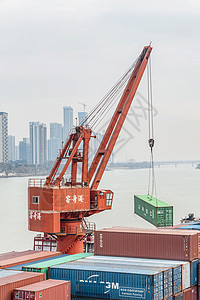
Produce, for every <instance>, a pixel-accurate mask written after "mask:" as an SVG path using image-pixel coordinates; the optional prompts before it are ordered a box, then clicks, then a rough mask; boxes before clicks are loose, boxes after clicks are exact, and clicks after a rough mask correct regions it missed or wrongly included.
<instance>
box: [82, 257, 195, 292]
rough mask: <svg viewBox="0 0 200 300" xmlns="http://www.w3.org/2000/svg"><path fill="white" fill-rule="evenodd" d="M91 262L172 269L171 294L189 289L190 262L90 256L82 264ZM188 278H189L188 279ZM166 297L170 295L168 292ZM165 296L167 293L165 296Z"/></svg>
mask: <svg viewBox="0 0 200 300" xmlns="http://www.w3.org/2000/svg"><path fill="white" fill-rule="evenodd" d="M86 261H88V262H89V261H93V262H98V263H101V262H108V263H110V262H111V261H112V262H113V263H118V264H124V263H128V264H131V265H135V266H136V265H139V266H146V267H148V266H151V267H153V266H154V267H155V266H162V267H163V268H164V267H168V268H172V271H173V278H172V281H173V285H172V286H173V292H172V293H173V294H174V295H175V294H178V293H180V292H181V291H182V290H183V289H186V288H189V287H190V262H186V261H175V260H160V259H147V258H134V257H117V256H99V255H98V256H91V257H88V258H86V259H84V260H82V262H86ZM188 276H189V277H188ZM168 295H171V293H170V292H169V293H168ZM165 296H167V293H166V294H165Z"/></svg>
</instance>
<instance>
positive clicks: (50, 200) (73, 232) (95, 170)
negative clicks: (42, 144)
mask: <svg viewBox="0 0 200 300" xmlns="http://www.w3.org/2000/svg"><path fill="white" fill-rule="evenodd" d="M151 50H152V48H151V46H150V45H149V46H145V47H144V48H143V50H142V52H141V54H140V55H139V57H138V59H137V61H136V63H135V65H134V68H133V70H132V73H131V75H130V78H129V80H128V82H127V85H126V87H125V89H124V91H123V93H122V96H121V98H120V100H119V103H118V105H117V107H116V109H115V112H114V114H113V116H112V118H111V120H110V123H109V125H108V127H107V130H106V132H105V134H104V136H103V139H102V141H101V143H100V146H99V148H98V150H97V152H96V154H95V156H94V159H93V161H92V163H91V165H90V168H88V154H89V142H90V139H91V135H92V130H91V129H90V128H89V126H88V125H86V126H76V127H75V128H74V130H73V132H72V133H71V134H70V136H69V138H68V140H67V142H66V144H65V145H64V147H63V149H62V151H61V152H60V155H59V156H58V157H57V160H56V162H55V165H54V167H53V168H52V170H51V172H50V174H49V176H48V177H47V178H46V180H45V182H44V183H43V181H42V180H41V179H39V180H37V179H30V180H29V187H28V214H29V217H28V220H29V230H31V231H37V232H44V233H46V234H50V235H53V236H54V237H56V240H57V251H61V252H63V253H70V254H72V253H78V252H82V251H83V237H84V236H85V234H86V232H87V230H90V229H91V230H93V229H92V228H90V227H91V226H89V227H88V226H87V224H86V222H85V217H88V216H91V215H93V214H96V213H99V212H101V211H104V210H110V209H111V207H112V201H113V192H112V191H111V190H104V189H98V185H99V183H100V181H101V178H102V176H103V173H104V171H105V168H106V166H107V163H108V161H109V158H110V155H111V153H112V150H113V148H114V146H115V143H116V141H117V138H118V136H119V133H120V131H121V129H122V126H123V124H124V121H125V119H126V116H127V113H128V111H129V108H130V106H131V103H132V101H133V98H134V96H135V93H136V91H137V88H138V85H139V83H140V81H141V78H142V75H143V73H144V71H145V68H146V65H147V62H148V59H149V56H150V53H151ZM80 145H81V146H82V148H83V149H82V151H81V150H80ZM63 162H65V163H64V166H63ZM78 163H79V165H80V164H81V167H82V176H81V180H79V181H78V180H77V164H78ZM69 167H71V179H70V181H66V180H65V179H64V174H65V173H66V171H67V170H68V169H69ZM60 169H61V171H60ZM58 173H59V175H57V174H58Z"/></svg>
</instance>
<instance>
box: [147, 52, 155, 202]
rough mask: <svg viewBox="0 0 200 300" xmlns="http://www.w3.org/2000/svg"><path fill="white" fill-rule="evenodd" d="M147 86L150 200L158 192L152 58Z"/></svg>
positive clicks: (149, 63)
mask: <svg viewBox="0 0 200 300" xmlns="http://www.w3.org/2000/svg"><path fill="white" fill-rule="evenodd" d="M147 85H148V127H149V140H148V143H149V147H150V166H149V180H148V195H149V196H150V198H152V197H153V195H155V197H156V199H157V191H156V178H155V168H154V153H153V147H154V123H153V93H152V76H151V58H149V62H148V65H147Z"/></svg>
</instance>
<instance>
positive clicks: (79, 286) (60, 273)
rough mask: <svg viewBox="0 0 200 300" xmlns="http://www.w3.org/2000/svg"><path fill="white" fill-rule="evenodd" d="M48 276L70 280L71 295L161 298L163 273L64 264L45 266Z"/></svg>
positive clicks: (114, 267)
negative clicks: (47, 267)
mask: <svg viewBox="0 0 200 300" xmlns="http://www.w3.org/2000/svg"><path fill="white" fill-rule="evenodd" d="M49 278H51V279H59V280H71V293H72V295H74V296H83V297H84V296H86V297H96V298H104V299H105V298H114V299H146V300H152V299H154V300H161V299H163V273H162V272H159V271H157V272H155V271H154V269H153V270H151V268H150V267H148V268H146V269H142V270H140V269H139V268H134V267H132V266H129V267H125V266H123V268H121V266H120V265H117V264H115V265H112V266H110V265H109V264H107V266H98V265H95V266H87V265H83V264H80V265H77V264H75V263H67V264H62V265H58V266H56V267H53V268H50V269H49Z"/></svg>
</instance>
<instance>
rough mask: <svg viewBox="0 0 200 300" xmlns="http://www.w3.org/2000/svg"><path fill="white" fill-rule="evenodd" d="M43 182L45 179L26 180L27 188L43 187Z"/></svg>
mask: <svg viewBox="0 0 200 300" xmlns="http://www.w3.org/2000/svg"><path fill="white" fill-rule="evenodd" d="M45 182H46V179H45V178H42V179H41V178H30V179H29V180H28V187H43V186H44V184H45Z"/></svg>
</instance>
